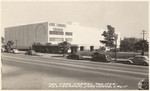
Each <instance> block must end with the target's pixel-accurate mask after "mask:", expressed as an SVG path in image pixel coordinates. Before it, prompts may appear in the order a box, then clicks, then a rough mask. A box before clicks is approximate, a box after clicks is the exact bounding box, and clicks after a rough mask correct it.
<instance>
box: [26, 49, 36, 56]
mask: <svg viewBox="0 0 150 91" xmlns="http://www.w3.org/2000/svg"><path fill="white" fill-rule="evenodd" d="M25 55H36V52H35V51H34V50H28V51H26V52H25Z"/></svg>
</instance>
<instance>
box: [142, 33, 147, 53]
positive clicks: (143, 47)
mask: <svg viewBox="0 0 150 91" xmlns="http://www.w3.org/2000/svg"><path fill="white" fill-rule="evenodd" d="M142 31H143V33H141V34H143V48H142V53H141V55H144V36H145V34H147V33H146V32H145V30H142Z"/></svg>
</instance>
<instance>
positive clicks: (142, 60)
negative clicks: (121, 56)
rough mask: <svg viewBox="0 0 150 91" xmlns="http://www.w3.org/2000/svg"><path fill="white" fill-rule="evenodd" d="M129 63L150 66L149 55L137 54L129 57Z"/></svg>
mask: <svg viewBox="0 0 150 91" xmlns="http://www.w3.org/2000/svg"><path fill="white" fill-rule="evenodd" d="M127 63H130V64H138V65H145V66H148V65H149V59H148V57H147V56H142V55H136V56H135V57H133V58H129V59H127Z"/></svg>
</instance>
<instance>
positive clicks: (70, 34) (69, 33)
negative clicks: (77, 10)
mask: <svg viewBox="0 0 150 91" xmlns="http://www.w3.org/2000/svg"><path fill="white" fill-rule="evenodd" d="M65 35H69V36H72V35H73V34H72V32H65Z"/></svg>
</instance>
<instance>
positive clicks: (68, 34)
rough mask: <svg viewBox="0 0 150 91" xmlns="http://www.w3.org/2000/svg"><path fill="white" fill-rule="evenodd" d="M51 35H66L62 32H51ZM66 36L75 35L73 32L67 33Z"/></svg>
mask: <svg viewBox="0 0 150 91" xmlns="http://www.w3.org/2000/svg"><path fill="white" fill-rule="evenodd" d="M49 34H53V35H64V32H62V31H49ZM65 35H67V36H72V35H73V33H72V32H65Z"/></svg>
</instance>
